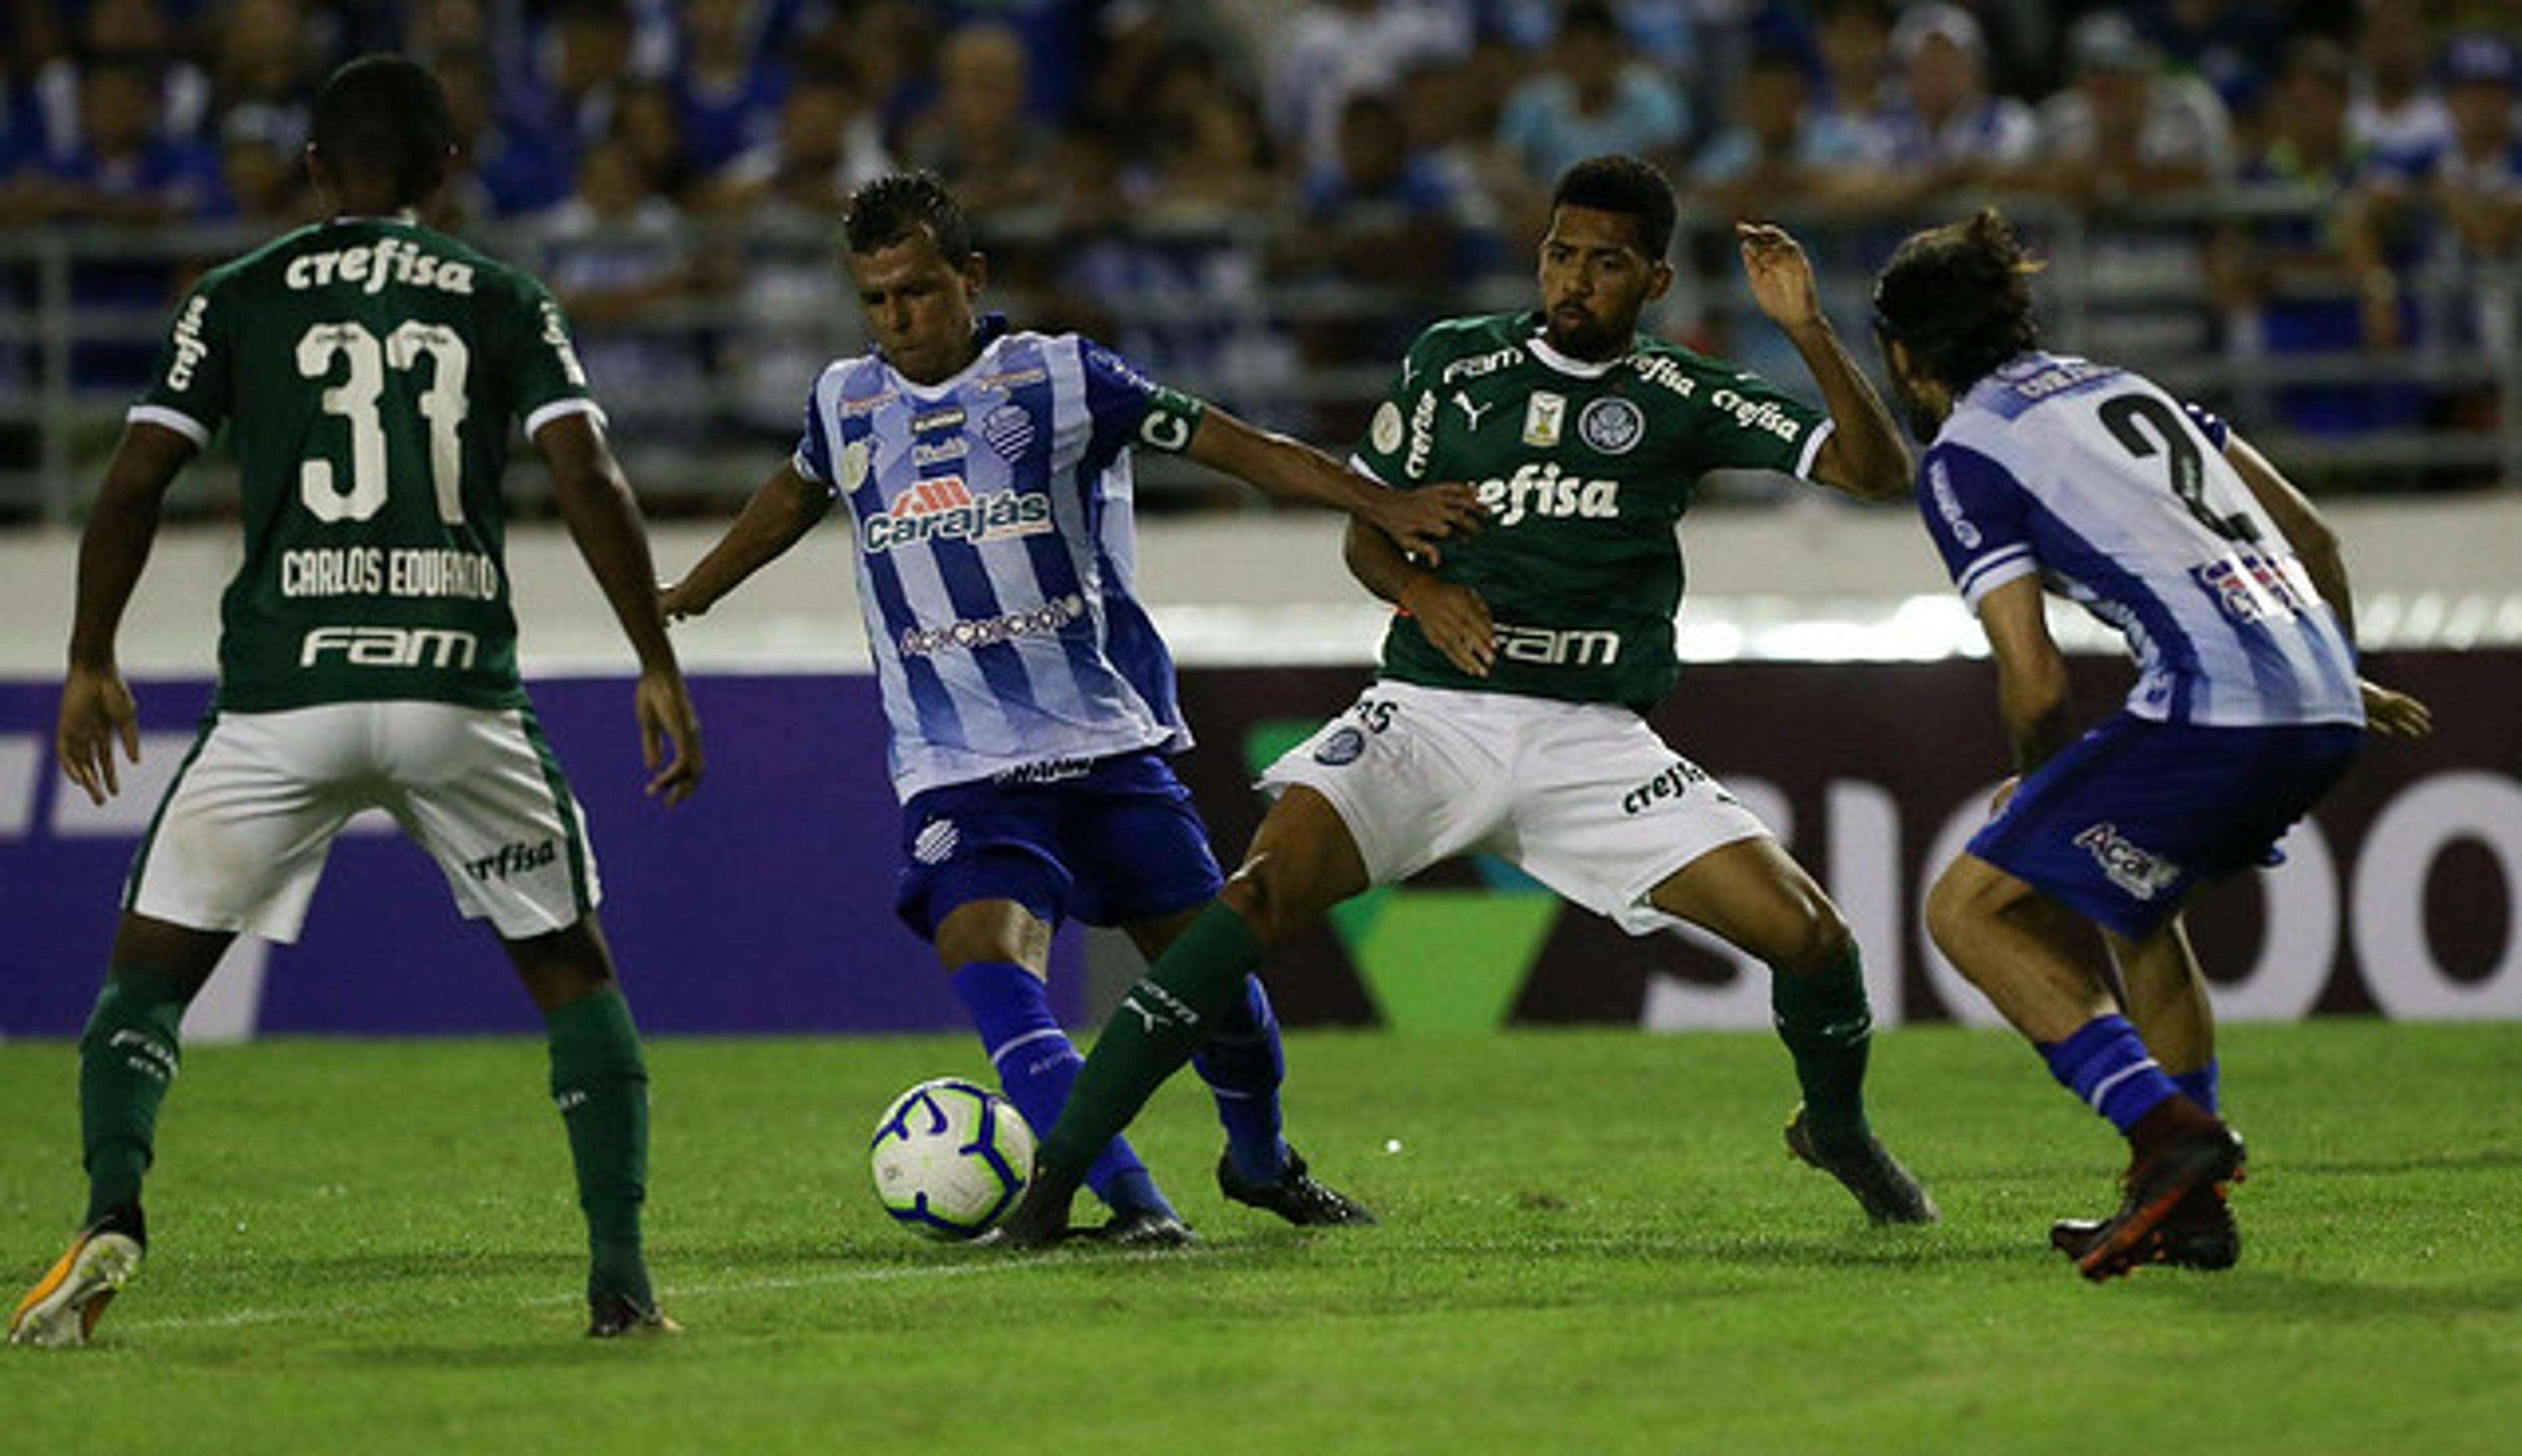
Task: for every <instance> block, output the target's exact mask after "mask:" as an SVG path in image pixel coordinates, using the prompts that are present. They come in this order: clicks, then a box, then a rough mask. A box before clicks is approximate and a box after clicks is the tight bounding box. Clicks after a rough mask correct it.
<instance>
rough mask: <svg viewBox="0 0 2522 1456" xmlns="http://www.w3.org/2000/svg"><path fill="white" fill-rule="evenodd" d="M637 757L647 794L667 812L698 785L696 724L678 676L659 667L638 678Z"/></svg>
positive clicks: (697, 717)
mask: <svg viewBox="0 0 2522 1456" xmlns="http://www.w3.org/2000/svg"><path fill="white" fill-rule="evenodd" d="M636 708H637V711H638V714H639V758H640V761H641V762H643V763H645V764H646V765H647V766H648V794H649V796H650V797H651V798H661V799H664V800H665V801H666V804H667V807H669V808H672V807H673V806H675V805H677V804H680V803H681V802H683V801H684V800H685V799H688V798H690V797H691V796H692V791H693V790H694V789H697V788H699V787H700V786H701V720H700V715H699V714H697V713H694V712H693V711H692V698H691V693H690V691H689V690H688V689H686V688H685V687H684V685H683V675H682V674H681V673H678V672H677V671H675V670H674V669H672V668H659V669H654V670H652V671H649V672H645V673H641V674H640V675H639V690H638V697H637V699H636Z"/></svg>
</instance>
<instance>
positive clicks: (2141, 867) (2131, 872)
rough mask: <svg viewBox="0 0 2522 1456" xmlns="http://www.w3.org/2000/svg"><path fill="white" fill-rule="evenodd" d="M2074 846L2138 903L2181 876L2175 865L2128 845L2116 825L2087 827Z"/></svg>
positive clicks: (2151, 852) (2090, 825)
mask: <svg viewBox="0 0 2522 1456" xmlns="http://www.w3.org/2000/svg"><path fill="white" fill-rule="evenodd" d="M2076 847H2077V848H2078V849H2080V850H2083V851H2084V852H2085V853H2087V854H2089V855H2091V856H2092V857H2093V860H2094V863H2096V864H2098V865H2100V866H2101V867H2102V872H2103V873H2104V874H2107V875H2109V876H2110V880H2111V883H2112V884H2115V885H2117V886H2119V887H2120V888H2121V889H2123V890H2125V891H2127V892H2128V893H2129V894H2131V895H2134V896H2135V897H2136V898H2138V899H2139V900H2151V899H2153V898H2154V897H2155V896H2157V895H2160V894H2162V893H2163V892H2164V891H2165V890H2166V889H2167V888H2169V887H2170V886H2171V884H2172V881H2173V880H2176V879H2178V878H2179V877H2180V867H2179V866H2178V865H2175V864H2173V863H2172V861H2170V860H2167V859H2165V858H2164V857H2163V856H2161V855H2158V854H2156V853H2155V852H2154V851H2152V850H2149V849H2146V848H2144V847H2142V846H2140V845H2137V844H2135V843H2132V842H2130V841H2129V839H2128V838H2127V836H2125V835H2124V834H2122V833H2121V832H2120V827H2119V825H2117V824H2113V823H2099V824H2088V825H2086V826H2085V828H2084V831H2083V832H2082V833H2080V834H2078V835H2077V836H2076Z"/></svg>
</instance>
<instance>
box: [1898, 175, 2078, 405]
mask: <svg viewBox="0 0 2522 1456" xmlns="http://www.w3.org/2000/svg"><path fill="white" fill-rule="evenodd" d="M2039 270H2040V269H2039V264H2037V263H2035V262H2033V261H2032V260H2031V259H2030V258H2028V257H2027V256H2026V255H2025V254H2024V251H2023V243H2022V240H2021V239H2019V238H2017V237H2016V236H2015V235H2014V226H2013V224H2012V223H2009V222H2007V221H2006V220H2005V214H2004V213H2002V212H1999V211H1997V210H1996V209H1994V208H1982V209H1980V210H1979V211H1977V212H1976V213H1973V214H1972V215H1971V216H1969V217H1966V218H1963V219H1962V220H1961V221H1959V222H1948V223H1945V224H1944V225H1943V226H1941V227H1931V228H1928V229H1926V230H1925V231H1923V232H1917V233H1912V234H1910V235H1909V237H1908V239H1907V240H1906V241H1904V242H1902V243H1901V245H1900V246H1899V248H1898V250H1897V251H1895V252H1893V253H1892V260H1891V261H1890V262H1889V263H1886V264H1885V265H1884V268H1883V276H1882V277H1880V278H1878V279H1876V280H1875V283H1874V329H1875V332H1876V333H1878V334H1880V335H1882V336H1883V338H1884V339H1886V340H1888V341H1896V342H1897V343H1898V344H1899V345H1900V347H1901V348H1903V349H1905V350H1907V351H1908V352H1909V359H1910V362H1911V363H1912V364H1913V365H1914V366H1915V367H1916V368H1917V370H1918V371H1919V372H1920V373H1922V374H1925V375H1926V376H1927V377H1929V378H1931V379H1933V380H1935V381H1936V382H1937V383H1938V384H1941V385H1942V386H1943V387H1944V388H1946V389H1948V390H1951V391H1953V392H1954V393H1955V394H1959V393H1961V392H1962V391H1964V390H1967V389H1969V388H1970V387H1971V386H1972V385H1974V384H1977V383H1979V381H1980V380H1981V379H1983V378H1985V376H1986V375H1987V374H1988V373H1989V372H1990V371H1992V370H1994V369H1995V368H1996V367H1997V366H1998V365H2000V364H2003V363H2004V362H2005V361H2006V360H2008V359H2011V358H2014V357H2015V356H2016V355H2018V354H2023V353H2028V352H2031V351H2032V350H2034V349H2037V348H2039V347H2040V329H2039V326H2038V325H2037V324H2035V323H2034V322H2033V321H2032V285H2031V277H2032V274H2033V273H2036V272H2038V271H2039Z"/></svg>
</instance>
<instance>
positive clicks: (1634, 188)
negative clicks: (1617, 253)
mask: <svg viewBox="0 0 2522 1456" xmlns="http://www.w3.org/2000/svg"><path fill="white" fill-rule="evenodd" d="M1561 208H1592V209H1595V210H1596V211H1604V212H1618V213H1620V214H1622V215H1623V216H1627V217H1633V218H1635V219H1637V224H1638V248H1639V251H1641V252H1643V253H1644V254H1646V256H1647V258H1648V259H1649V260H1650V261H1654V262H1661V261H1662V260H1663V256H1664V253H1665V251H1666V250H1668V249H1669V248H1671V247H1672V229H1673V222H1674V219H1675V218H1677V217H1678V216H1679V215H1680V211H1681V208H1680V204H1679V203H1678V202H1676V201H1675V200H1674V198H1673V194H1672V179H1671V178H1670V177H1667V176H1665V175H1664V174H1663V171H1662V169H1661V168H1659V167H1658V166H1657V165H1656V164H1654V163H1652V162H1644V161H1641V160H1639V159H1638V158H1635V157H1623V156H1619V155H1616V154H1614V155H1611V156H1605V157H1588V158H1586V159H1585V160H1584V161H1582V162H1580V163H1577V164H1575V165H1574V166H1571V167H1569V168H1567V170H1566V171H1565V172H1563V173H1562V174H1561V175H1560V178H1559V185H1558V186H1557V187H1555V188H1553V189H1552V190H1551V193H1550V211H1553V212H1556V211H1559V210H1560V209H1561Z"/></svg>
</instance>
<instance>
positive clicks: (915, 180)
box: [841, 170, 972, 268]
mask: <svg viewBox="0 0 2522 1456" xmlns="http://www.w3.org/2000/svg"><path fill="white" fill-rule="evenodd" d="M923 231H924V232H926V233H927V234H928V236H929V238H930V240H931V241H933V242H934V243H936V245H937V255H938V257H940V258H945V259H946V260H947V261H948V262H950V263H953V264H954V265H955V266H957V267H958V268H959V267H961V266H962V265H963V263H964V261H965V260H966V259H968V258H971V256H972V227H971V224H970V223H968V222H966V221H964V220H963V209H962V206H961V205H960V204H958V203H957V202H956V201H955V194H953V193H951V192H949V191H947V190H946V183H945V182H944V180H943V179H941V178H940V177H939V176H938V175H937V174H936V173H935V172H932V171H924V170H923V171H915V172H887V173H885V174H884V175H883V176H881V177H878V178H876V179H875V180H874V181H871V182H868V183H866V184H864V185H863V186H861V187H860V188H859V190H858V191H856V192H853V193H851V194H850V200H849V203H848V205H847V206H846V207H845V208H844V209H843V210H842V212H841V236H842V238H843V240H844V241H845V242H846V243H847V245H848V247H849V250H850V251H851V252H852V253H858V254H867V253H874V252H877V251H879V250H882V249H886V248H890V247H892V246H893V245H894V244H896V243H900V242H902V241H904V240H906V239H908V238H910V237H911V235H912V234H914V233H917V232H923Z"/></svg>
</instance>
